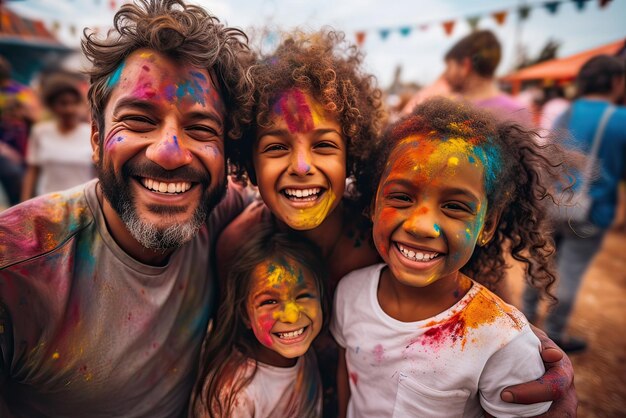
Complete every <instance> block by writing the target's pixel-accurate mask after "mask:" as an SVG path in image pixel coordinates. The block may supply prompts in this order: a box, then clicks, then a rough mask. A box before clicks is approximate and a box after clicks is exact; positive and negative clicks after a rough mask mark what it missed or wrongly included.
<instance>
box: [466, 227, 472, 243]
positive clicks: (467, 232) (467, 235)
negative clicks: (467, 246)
mask: <svg viewBox="0 0 626 418" xmlns="http://www.w3.org/2000/svg"><path fill="white" fill-rule="evenodd" d="M465 238H466V239H467V240H468V241H469V240H471V239H472V231H471V230H470V229H469V228H465Z"/></svg>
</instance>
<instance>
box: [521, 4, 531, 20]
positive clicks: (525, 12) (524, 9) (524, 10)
mask: <svg viewBox="0 0 626 418" xmlns="http://www.w3.org/2000/svg"><path fill="white" fill-rule="evenodd" d="M531 10H532V9H531V8H530V6H520V7H519V8H518V9H517V15H518V16H519V20H520V21H524V20H526V19H528V17H530V11H531Z"/></svg>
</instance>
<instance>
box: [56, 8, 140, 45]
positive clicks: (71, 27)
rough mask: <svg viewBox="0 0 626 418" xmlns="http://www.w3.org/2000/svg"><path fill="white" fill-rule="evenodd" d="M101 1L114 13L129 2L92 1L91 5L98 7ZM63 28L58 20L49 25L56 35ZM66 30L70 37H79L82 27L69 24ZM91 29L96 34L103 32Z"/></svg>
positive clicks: (96, 28) (95, 28)
mask: <svg viewBox="0 0 626 418" xmlns="http://www.w3.org/2000/svg"><path fill="white" fill-rule="evenodd" d="M70 1H71V0H70ZM103 1H108V5H109V8H110V9H111V10H112V11H116V10H117V9H118V8H119V7H120V6H121V5H123V4H125V3H128V2H129V1H131V0H93V3H94V4H95V5H96V6H99V5H101V4H102V2H103ZM63 27H64V25H63V24H62V23H61V22H59V21H58V20H54V21H52V23H51V26H50V29H51V30H52V32H53V33H55V34H58V33H59V31H61V29H63ZM66 28H67V30H68V32H69V33H70V35H72V36H77V35H79V32H80V31H82V27H80V28H79V27H78V26H76V25H74V24H69V25H67V26H66ZM92 29H94V30H95V31H96V33H97V32H101V31H102V30H103V28H98V27H94V28H92ZM80 33H82V32H80Z"/></svg>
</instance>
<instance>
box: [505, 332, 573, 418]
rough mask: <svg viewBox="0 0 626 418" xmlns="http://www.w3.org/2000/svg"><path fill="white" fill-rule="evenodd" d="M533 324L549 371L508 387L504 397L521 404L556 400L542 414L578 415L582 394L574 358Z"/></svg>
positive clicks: (553, 415) (555, 415) (550, 415)
mask: <svg viewBox="0 0 626 418" xmlns="http://www.w3.org/2000/svg"><path fill="white" fill-rule="evenodd" d="M531 327H532V330H533V332H534V333H535V335H537V338H539V341H540V342H541V358H542V359H543V362H544V365H545V367H546V373H545V374H544V375H543V376H541V377H540V378H539V379H537V380H535V381H534V382H528V383H521V384H519V385H514V386H509V387H506V388H504V390H503V391H502V393H501V394H500V397H501V398H502V400H503V401H505V402H512V403H521V404H530V403H537V402H546V401H554V402H553V403H552V405H551V406H550V409H549V410H548V411H547V412H546V413H545V414H542V415H540V416H541V417H547V418H549V417H575V416H576V409H577V408H578V398H577V396H576V389H575V388H574V369H573V367H572V362H571V361H570V359H569V358H568V357H567V355H565V353H563V351H561V349H560V348H558V347H557V345H556V344H555V343H554V341H552V340H551V339H549V338H548V336H547V335H546V334H545V333H544V332H543V331H541V330H540V329H539V328H536V327H534V326H532V325H531Z"/></svg>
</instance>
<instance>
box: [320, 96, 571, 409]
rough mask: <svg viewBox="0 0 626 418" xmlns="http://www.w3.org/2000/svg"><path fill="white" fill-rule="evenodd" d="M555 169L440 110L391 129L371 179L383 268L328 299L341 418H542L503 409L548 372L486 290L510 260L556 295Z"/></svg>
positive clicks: (473, 113) (465, 112)
mask: <svg viewBox="0 0 626 418" xmlns="http://www.w3.org/2000/svg"><path fill="white" fill-rule="evenodd" d="M563 156H564V154H563V153H562V152H561V149H560V148H559V147H558V146H557V145H549V146H539V145H536V144H535V142H534V140H533V134H532V132H528V131H526V130H524V129H523V128H522V127H520V126H518V125H516V124H514V123H513V122H500V121H498V120H496V119H495V118H494V117H493V116H492V115H490V114H487V113H482V112H481V111H479V110H477V109H474V108H473V107H471V105H469V104H467V105H466V104H462V103H459V102H453V101H450V100H447V99H435V100H431V101H428V102H426V103H424V104H423V105H421V106H418V107H417V108H416V109H415V110H414V111H413V113H412V114H410V115H409V116H407V117H405V118H403V119H401V120H400V121H398V122H396V123H395V124H393V125H392V126H391V127H390V128H389V129H388V131H387V133H386V134H385V135H384V136H383V140H382V141H381V143H380V149H379V151H378V153H377V158H378V164H377V165H375V166H374V167H373V176H372V178H380V182H379V183H378V188H377V191H376V197H375V202H374V204H373V213H372V219H373V224H374V225H373V239H374V244H375V246H376V249H377V250H378V252H379V253H380V255H381V257H382V258H383V260H384V263H381V264H378V265H373V266H370V267H367V268H364V269H361V270H357V271H355V272H353V273H351V274H349V275H347V276H346V277H344V278H343V279H342V280H341V281H340V282H339V285H338V287H337V290H336V293H335V306H334V314H333V319H332V323H331V332H332V334H333V336H334V337H335V339H336V341H337V343H338V344H339V345H340V347H341V349H340V365H339V377H338V382H339V385H340V386H339V388H340V391H339V393H340V395H341V396H340V412H341V414H340V416H345V414H346V412H347V414H348V416H360V417H385V416H428V417H435V416H477V415H480V414H481V408H482V409H484V410H485V411H486V412H487V413H488V414H491V415H494V416H535V415H538V414H541V413H544V412H546V411H547V410H548V408H549V407H550V402H541V403H535V404H530V405H519V404H511V403H507V402H504V401H503V400H502V399H501V398H500V393H501V391H502V390H503V389H504V388H505V387H506V386H508V385H513V384H517V383H521V382H526V381H529V380H532V379H537V378H540V377H541V375H542V374H544V372H545V370H544V366H543V364H542V361H541V358H540V356H539V351H538V347H539V346H540V342H539V340H538V339H537V337H536V336H535V335H534V334H533V332H532V330H531V329H530V327H529V324H528V322H527V320H526V319H525V318H524V316H523V315H522V314H521V313H520V312H519V311H517V310H516V309H515V308H514V307H512V306H510V305H508V304H506V303H504V302H503V301H502V300H501V299H500V298H498V296H496V295H495V294H494V293H492V292H491V291H489V290H488V289H487V287H490V286H492V285H493V284H495V282H497V280H499V279H500V278H502V277H503V276H504V274H505V269H506V265H505V259H504V256H505V253H507V252H508V253H509V254H510V255H511V256H512V257H513V258H515V259H517V260H520V261H522V262H524V263H525V265H526V267H527V270H528V273H529V274H528V275H529V277H532V281H533V284H534V285H535V286H537V287H539V288H541V289H542V290H544V291H547V290H549V288H550V286H551V285H552V283H553V282H554V280H555V277H554V272H553V270H552V265H551V257H552V254H553V242H552V241H551V239H550V237H549V234H545V230H546V221H545V216H544V215H545V213H544V212H545V204H544V202H543V200H544V199H545V198H549V197H550V193H549V191H548V190H547V188H546V185H547V184H551V182H552V181H553V180H554V179H559V178H561V179H563V180H564V181H566V180H565V179H566V177H565V175H566V174H567V173H566V168H565V166H564V165H563V164H562V162H563ZM548 293H549V292H548ZM365 330H367V331H366V332H365ZM348 398H349V402H348Z"/></svg>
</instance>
